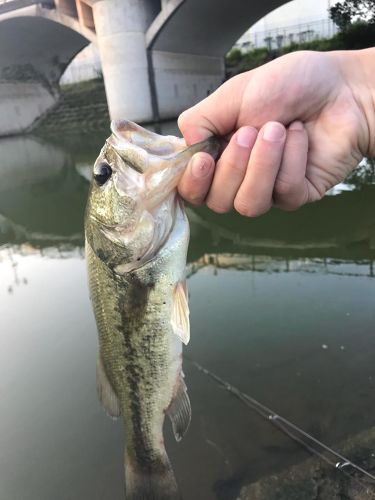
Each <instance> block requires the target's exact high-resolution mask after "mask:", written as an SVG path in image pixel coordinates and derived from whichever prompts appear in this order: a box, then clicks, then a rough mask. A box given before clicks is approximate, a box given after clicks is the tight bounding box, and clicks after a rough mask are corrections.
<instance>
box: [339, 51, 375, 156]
mask: <svg viewBox="0 0 375 500" xmlns="http://www.w3.org/2000/svg"><path fill="white" fill-rule="evenodd" d="M333 54H335V55H337V57H338V59H339V61H340V65H341V67H342V71H343V73H344V75H345V79H346V81H347V82H348V84H349V86H350V88H351V90H352V92H353V95H354V97H355V99H356V101H357V103H358V106H359V109H360V111H361V112H362V114H363V116H364V118H365V125H364V131H363V133H362V134H361V144H360V148H361V151H362V153H363V155H364V156H368V157H370V156H372V157H374V156H375V48H370V49H364V50H353V51H340V52H336V53H335V52H334V53H333Z"/></svg>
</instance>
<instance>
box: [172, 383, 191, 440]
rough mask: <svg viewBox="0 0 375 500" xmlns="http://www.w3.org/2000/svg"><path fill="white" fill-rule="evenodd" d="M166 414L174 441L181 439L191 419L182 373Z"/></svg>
mask: <svg viewBox="0 0 375 500" xmlns="http://www.w3.org/2000/svg"><path fill="white" fill-rule="evenodd" d="M167 415H168V417H169V418H170V420H171V422H172V429H173V434H174V437H175V439H176V441H181V439H182V438H183V437H184V435H185V434H186V431H187V430H188V428H189V425H190V421H191V405H190V399H189V396H188V393H187V387H186V384H185V382H184V379H183V375H182V374H181V375H180V378H179V383H178V388H177V392H176V395H175V397H174V398H173V399H172V402H171V404H170V405H169V407H168V409H167Z"/></svg>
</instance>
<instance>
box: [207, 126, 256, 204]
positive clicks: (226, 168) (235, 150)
mask: <svg viewBox="0 0 375 500" xmlns="http://www.w3.org/2000/svg"><path fill="white" fill-rule="evenodd" d="M257 135H258V131H257V129H256V128H254V127H242V128H240V129H239V130H238V131H237V132H236V133H235V134H234V135H233V137H232V138H231V140H230V142H229V144H228V146H227V147H226V148H225V150H224V152H223V154H222V155H221V157H220V159H219V161H218V162H217V165H216V169H215V175H214V180H213V182H212V185H211V188H210V191H209V193H208V196H207V200H206V203H207V206H208V207H209V208H211V210H213V211H214V212H218V213H224V212H228V211H229V210H231V209H232V208H233V202H234V198H235V197H236V194H237V191H238V188H239V187H240V185H241V183H242V181H243V179H244V177H245V174H246V168H247V164H248V162H249V157H250V151H251V148H252V147H253V146H254V143H255V140H256V137H257Z"/></svg>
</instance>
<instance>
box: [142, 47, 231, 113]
mask: <svg viewBox="0 0 375 500" xmlns="http://www.w3.org/2000/svg"><path fill="white" fill-rule="evenodd" d="M152 61H153V72H154V76H155V87H156V97H157V103H158V114H159V117H160V118H161V119H163V120H165V119H168V118H176V117H177V116H178V115H179V114H180V113H181V112H182V111H184V110H185V109H187V108H189V107H191V106H193V105H194V104H196V103H197V102H198V101H200V100H202V99H204V98H205V97H207V96H208V95H209V94H210V93H211V92H213V91H214V90H216V88H217V87H219V85H220V84H221V83H222V82H223V80H224V76H225V66H224V58H223V57H216V56H201V55H196V54H180V53H175V52H165V51H159V50H153V51H152Z"/></svg>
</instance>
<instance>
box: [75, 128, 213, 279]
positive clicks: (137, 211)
mask: <svg viewBox="0 0 375 500" xmlns="http://www.w3.org/2000/svg"><path fill="white" fill-rule="evenodd" d="M111 129H112V135H111V136H110V137H109V138H108V139H107V141H106V143H105V145H104V147H103V149H102V150H101V152H100V154H99V157H98V158H97V160H96V161H95V164H94V167H93V177H92V182H91V188H90V194H89V199H88V204H87V210H86V220H85V226H86V238H87V239H88V241H89V243H90V244H91V247H92V249H93V250H94V252H95V253H96V254H97V255H98V256H99V257H100V258H101V259H102V260H105V261H106V263H107V264H110V265H111V266H116V267H118V266H120V265H122V269H126V270H130V269H135V268H137V267H139V266H140V265H143V264H144V263H145V262H146V261H147V260H150V259H151V258H152V257H153V256H154V255H155V254H156V253H157V251H158V249H160V247H161V246H162V244H163V243H164V242H165V241H166V238H167V237H168V234H169V232H170V230H171V229H172V227H173V224H174V219H175V213H176V189H175V188H176V186H177V184H178V182H179V180H180V178H181V176H182V174H183V172H184V170H185V168H186V165H187V164H188V162H189V160H190V158H191V157H192V155H193V154H194V153H195V152H197V151H208V152H211V153H213V154H215V153H217V152H218V149H219V142H218V140H217V139H210V140H207V141H204V142H202V143H200V144H198V145H193V146H190V147H189V148H188V147H187V146H186V143H185V141H184V140H183V139H180V138H177V137H173V136H162V135H159V134H156V133H154V132H151V131H149V130H146V129H144V128H143V127H140V126H139V125H137V124H135V123H133V122H130V121H125V120H122V121H115V122H113V123H112V125H111Z"/></svg>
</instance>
